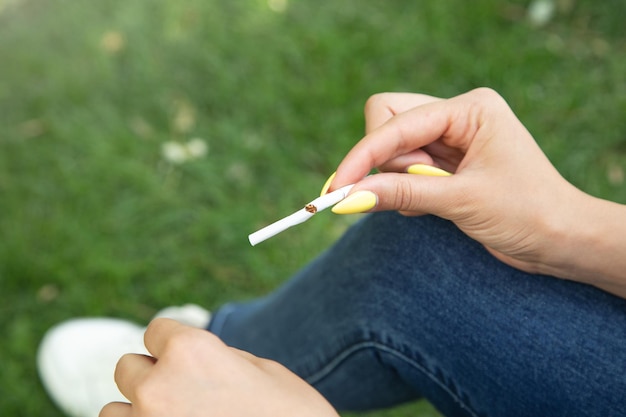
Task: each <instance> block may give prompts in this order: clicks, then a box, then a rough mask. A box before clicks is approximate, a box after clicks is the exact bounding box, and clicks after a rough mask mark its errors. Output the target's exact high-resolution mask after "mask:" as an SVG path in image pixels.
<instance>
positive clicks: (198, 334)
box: [144, 318, 226, 363]
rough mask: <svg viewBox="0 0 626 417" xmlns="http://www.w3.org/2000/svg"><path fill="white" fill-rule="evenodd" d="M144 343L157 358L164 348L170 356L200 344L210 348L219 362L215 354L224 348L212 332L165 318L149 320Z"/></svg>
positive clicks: (204, 347)
mask: <svg viewBox="0 0 626 417" xmlns="http://www.w3.org/2000/svg"><path fill="white" fill-rule="evenodd" d="M144 344H145V345H146V349H148V352H150V353H151V354H152V355H153V356H154V357H155V358H159V359H160V358H162V357H163V356H164V354H165V352H166V350H167V351H168V352H169V353H170V354H171V355H172V357H176V356H180V355H183V354H186V353H188V352H187V351H188V350H189V349H190V348H191V347H195V346H199V344H200V345H202V348H203V349H210V350H211V351H212V358H213V359H215V360H216V361H217V362H219V360H218V359H217V357H216V356H219V355H220V354H221V352H224V351H225V350H226V344H225V343H224V342H222V341H221V340H220V339H219V338H218V337H217V336H215V335H214V334H213V333H211V332H209V331H207V330H204V329H198V328H197V327H191V326H187V325H185V324H182V323H179V322H177V321H175V320H172V319H166V318H157V319H154V320H152V321H151V322H150V324H149V325H148V327H147V329H146V332H145V333H144ZM217 362H216V363H217Z"/></svg>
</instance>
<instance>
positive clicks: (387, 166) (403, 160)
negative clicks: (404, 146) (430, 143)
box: [378, 149, 434, 172]
mask: <svg viewBox="0 0 626 417" xmlns="http://www.w3.org/2000/svg"><path fill="white" fill-rule="evenodd" d="M415 164H425V165H434V161H433V158H432V157H431V156H430V155H429V154H428V153H427V152H425V151H424V150H422V149H418V150H415V151H412V152H409V153H405V154H404V155H400V156H398V157H396V158H393V159H391V160H389V161H387V162H385V163H384V164H382V165H380V166H378V170H379V171H381V172H406V170H407V167H410V166H411V165H415Z"/></svg>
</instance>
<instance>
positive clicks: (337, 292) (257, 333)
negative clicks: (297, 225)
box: [209, 212, 626, 417]
mask: <svg viewBox="0 0 626 417" xmlns="http://www.w3.org/2000/svg"><path fill="white" fill-rule="evenodd" d="M625 273H626V271H625ZM209 330H210V331H212V332H214V333H215V334H217V335H218V336H219V337H220V338H222V340H224V341H225V342H226V343H227V344H229V345H232V346H235V347H238V348H240V349H244V350H247V351H250V352H252V353H254V354H256V355H258V356H261V357H265V358H270V359H274V360H276V361H278V362H280V363H282V364H283V365H285V366H286V367H288V368H289V369H291V370H292V371H294V372H295V373H296V374H298V375H300V376H301V377H302V378H304V379H305V380H306V381H308V382H309V383H310V384H312V385H313V386H314V387H315V388H316V389H317V390H319V391H320V392H321V393H322V394H323V395H324V396H325V397H326V398H327V399H328V400H329V401H330V402H331V403H332V404H333V405H334V406H335V407H336V408H338V409H340V410H370V409H376V408H384V407H389V406H393V405H396V404H399V403H402V402H406V401H410V400H414V399H418V398H424V397H425V398H426V399H428V400H429V401H430V402H431V403H432V404H433V405H434V406H435V407H436V408H437V409H438V410H439V411H440V412H441V413H442V414H444V415H446V416H506V417H515V416H532V417H548V416H550V417H555V416H568V417H573V416H602V417H616V416H626V300H624V299H621V298H619V297H616V296H613V295H611V294H608V293H606V292H603V291H601V290H598V289H596V288H594V287H592V286H589V285H585V284H579V283H575V282H572V281H567V280H562V279H556V278H552V277H546V276H540V275H531V274H528V273H525V272H521V271H518V270H516V269H513V268H511V267H509V266H507V265H505V264H503V263H501V262H500V261H498V260H497V259H495V258H494V257H492V256H491V255H490V254H489V253H488V252H487V251H486V250H485V249H484V248H483V247H482V246H481V245H480V244H478V243H477V242H475V241H473V240H471V239H470V238H468V237H467V236H465V235H464V234H463V233H462V232H460V231H459V230H458V229H457V228H456V227H455V226H454V225H453V224H452V223H450V222H447V221H445V220H442V219H439V218H436V217H431V216H423V217H404V216H401V215H399V214H397V213H393V212H386V213H376V214H373V215H368V216H365V217H364V218H363V219H362V220H361V221H360V222H358V223H357V224H356V225H355V226H353V227H351V228H350V229H349V230H348V231H347V232H346V234H345V235H344V236H343V237H342V238H341V239H340V240H339V241H338V242H337V243H336V244H335V245H334V246H333V247H331V248H330V249H329V250H328V251H326V252H325V253H323V254H322V255H321V256H319V257H318V258H317V259H315V260H314V261H313V262H312V263H311V264H309V265H308V266H306V267H305V268H304V269H302V270H301V271H300V272H299V273H298V274H296V275H295V276H294V277H293V278H292V279H291V280H289V281H287V282H286V283H285V284H284V285H283V286H282V287H281V288H279V289H278V290H276V291H275V292H273V293H272V294H270V295H268V296H266V297H263V298H261V299H257V300H253V301H251V302H246V303H232V304H226V305H224V306H223V307H222V308H220V309H219V310H218V311H217V312H216V313H215V315H214V318H213V320H212V322H211V324H210V326H209Z"/></svg>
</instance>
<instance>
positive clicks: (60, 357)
mask: <svg viewBox="0 0 626 417" xmlns="http://www.w3.org/2000/svg"><path fill="white" fill-rule="evenodd" d="M156 317H168V318H171V319H174V320H177V321H180V322H181V323H184V324H187V325H190V326H194V327H199V328H206V327H207V326H208V324H209V321H210V319H211V314H210V313H209V312H208V311H207V310H205V309H203V308H202V307H199V306H197V305H193V304H187V305H185V306H182V307H168V308H166V309H164V310H161V311H160V312H159V313H157V315H156ZM144 330H145V327H142V326H139V325H138V324H135V323H131V322H129V321H125V320H119V319H110V318H80V319H71V320H68V321H65V322H63V323H60V324H58V325H56V326H54V327H53V328H51V329H50V330H48V332H47V333H46V334H45V336H44V338H43V340H42V341H41V344H40V345H39V350H38V352H37V368H38V370H39V376H40V378H41V381H42V383H43V385H44V387H45V388H46V391H47V392H48V394H49V395H50V397H51V398H52V399H53V400H54V402H55V403H56V404H57V405H58V406H59V408H60V409H61V410H62V411H63V412H65V413H66V414H67V415H68V416H70V417H98V414H100V410H101V409H102V407H103V406H104V405H105V404H107V403H109V402H111V401H127V400H126V399H125V398H124V396H123V395H122V394H121V393H120V392H119V390H118V389H117V386H116V385H115V381H114V380H113V373H114V371H115V365H116V364H117V361H118V360H119V359H120V357H121V356H122V355H124V354H125V353H143V354H147V353H148V352H147V351H146V348H145V347H144V345H143V333H144Z"/></svg>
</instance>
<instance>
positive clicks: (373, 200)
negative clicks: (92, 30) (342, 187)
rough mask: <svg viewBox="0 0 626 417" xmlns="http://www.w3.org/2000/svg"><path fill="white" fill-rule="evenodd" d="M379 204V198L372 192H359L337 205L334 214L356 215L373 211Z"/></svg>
mask: <svg viewBox="0 0 626 417" xmlns="http://www.w3.org/2000/svg"><path fill="white" fill-rule="evenodd" d="M376 204H378V196H376V194H374V193H373V192H371V191H357V192H355V193H354V194H350V195H349V196H348V197H346V198H345V200H343V201H340V202H339V203H337V204H336V205H335V206H334V207H333V208H332V212H333V213H335V214H355V213H363V212H365V211H368V210H371V209H373V208H374V207H376Z"/></svg>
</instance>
